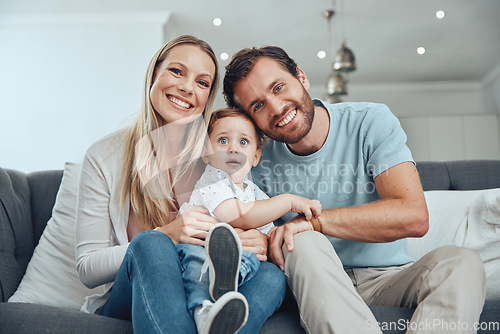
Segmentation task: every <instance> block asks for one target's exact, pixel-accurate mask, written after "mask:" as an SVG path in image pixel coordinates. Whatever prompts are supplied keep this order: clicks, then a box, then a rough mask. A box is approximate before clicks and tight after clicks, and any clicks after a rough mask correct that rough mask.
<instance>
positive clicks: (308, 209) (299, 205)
mask: <svg viewBox="0 0 500 334" xmlns="http://www.w3.org/2000/svg"><path fill="white" fill-rule="evenodd" d="M292 196H293V197H292V211H293V212H295V213H302V214H304V216H306V219H307V220H311V219H312V218H313V215H314V217H319V215H320V214H321V203H320V202H319V201H317V200H311V199H307V198H304V197H301V196H297V195H292Z"/></svg>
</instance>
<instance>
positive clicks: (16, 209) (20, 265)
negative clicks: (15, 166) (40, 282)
mask: <svg viewBox="0 0 500 334" xmlns="http://www.w3.org/2000/svg"><path fill="white" fill-rule="evenodd" d="M32 254H33V229H32V227H31V211H30V190H29V186H28V181H27V180H26V175H25V174H24V173H22V172H18V171H13V170H5V169H1V168H0V300H1V301H7V299H8V298H9V297H10V296H11V295H12V294H13V293H14V291H15V290H16V288H17V286H18V285H19V282H20V281H21V278H22V277H23V275H24V272H25V270H26V266H27V265H28V262H29V260H30V258H31V255H32Z"/></svg>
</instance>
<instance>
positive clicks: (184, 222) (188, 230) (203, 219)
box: [158, 206, 217, 246]
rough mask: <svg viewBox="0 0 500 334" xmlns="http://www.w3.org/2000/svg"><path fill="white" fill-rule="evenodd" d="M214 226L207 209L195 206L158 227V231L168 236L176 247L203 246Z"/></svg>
mask: <svg viewBox="0 0 500 334" xmlns="http://www.w3.org/2000/svg"><path fill="white" fill-rule="evenodd" d="M214 224H217V219H215V218H214V217H212V216H210V215H209V214H208V210H207V209H205V208H203V207H201V206H196V207H193V208H192V209H189V210H186V211H185V212H184V213H183V214H181V215H179V216H178V217H177V218H175V219H174V220H173V221H171V222H170V223H168V224H167V225H165V226H162V227H160V228H159V229H158V231H160V232H163V233H165V234H166V235H168V236H169V237H170V239H172V241H173V242H174V243H175V244H176V245H177V244H193V245H199V246H205V238H206V237H207V234H208V231H209V230H210V228H211V227H212V226H213V225H214Z"/></svg>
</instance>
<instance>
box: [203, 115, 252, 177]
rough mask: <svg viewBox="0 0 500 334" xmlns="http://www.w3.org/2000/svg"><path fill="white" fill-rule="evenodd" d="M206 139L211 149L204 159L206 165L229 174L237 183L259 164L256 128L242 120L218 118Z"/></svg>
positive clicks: (238, 118) (237, 118) (240, 118)
mask: <svg viewBox="0 0 500 334" xmlns="http://www.w3.org/2000/svg"><path fill="white" fill-rule="evenodd" d="M209 139H210V146H211V147H210V148H209V149H208V155H207V156H206V157H204V160H205V162H207V163H209V164H210V165H212V166H213V167H215V168H218V169H220V170H223V171H225V172H226V173H228V174H229V175H230V176H231V179H233V181H234V183H236V184H238V183H241V182H242V181H243V179H244V178H245V175H247V174H248V172H250V169H251V168H252V167H253V166H257V164H258V163H259V159H260V155H261V149H260V148H258V145H257V144H258V143H257V133H256V132H255V127H254V125H253V124H252V123H251V122H250V121H249V120H247V119H245V118H243V117H237V116H235V117H226V118H222V119H219V120H218V121H217V122H215V124H214V125H213V129H212V133H210V137H209ZM210 149H211V150H210Z"/></svg>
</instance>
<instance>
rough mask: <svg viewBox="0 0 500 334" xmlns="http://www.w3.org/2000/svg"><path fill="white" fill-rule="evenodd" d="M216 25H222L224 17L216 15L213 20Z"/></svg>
mask: <svg viewBox="0 0 500 334" xmlns="http://www.w3.org/2000/svg"><path fill="white" fill-rule="evenodd" d="M212 22H213V24H214V26H217V27H218V26H220V25H221V24H222V19H220V18H218V17H216V18H215V19H214V20H213V21H212Z"/></svg>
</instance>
